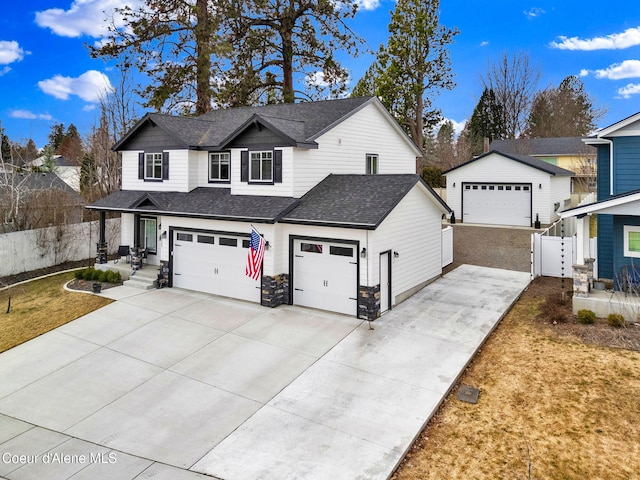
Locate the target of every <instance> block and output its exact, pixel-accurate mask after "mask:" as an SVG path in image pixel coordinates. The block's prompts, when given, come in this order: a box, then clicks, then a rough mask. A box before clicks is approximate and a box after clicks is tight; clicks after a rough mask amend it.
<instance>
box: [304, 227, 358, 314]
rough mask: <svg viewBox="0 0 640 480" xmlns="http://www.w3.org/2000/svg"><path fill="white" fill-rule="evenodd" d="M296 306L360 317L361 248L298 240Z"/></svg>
mask: <svg viewBox="0 0 640 480" xmlns="http://www.w3.org/2000/svg"><path fill="white" fill-rule="evenodd" d="M292 250H293V251H292V255H293V303H294V305H302V306H305V307H313V308H320V309H322V310H330V311H332V312H339V313H346V314H347V315H357V314H358V245H356V244H353V243H351V244H349V243H339V242H333V241H321V240H309V239H305V240H301V239H295V240H294V241H293V244H292Z"/></svg>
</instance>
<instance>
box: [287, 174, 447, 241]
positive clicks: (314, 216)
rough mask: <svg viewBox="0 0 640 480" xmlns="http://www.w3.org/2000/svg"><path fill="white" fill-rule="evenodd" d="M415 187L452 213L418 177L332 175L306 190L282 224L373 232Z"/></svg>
mask: <svg viewBox="0 0 640 480" xmlns="http://www.w3.org/2000/svg"><path fill="white" fill-rule="evenodd" d="M417 183H422V184H423V185H424V186H425V188H426V189H427V190H428V191H429V192H430V193H431V194H432V195H433V196H434V199H435V200H436V201H438V203H439V204H440V205H441V206H442V210H443V213H444V212H450V211H451V210H450V209H449V207H448V206H447V205H446V203H444V202H443V201H442V200H441V199H440V197H439V196H438V195H437V194H436V193H435V192H434V191H433V190H432V189H431V188H430V187H429V186H428V185H427V184H426V183H424V182H423V181H422V180H421V178H420V176H418V175H414V174H400V175H334V174H331V175H329V176H328V177H326V178H325V179H324V180H323V181H322V182H320V183H319V184H318V185H316V186H315V187H314V188H312V189H311V190H309V192H307V194H306V195H305V196H304V197H302V198H301V199H300V204H299V205H298V206H297V207H296V208H295V209H293V210H292V211H291V212H289V213H288V214H286V215H285V216H284V217H283V218H282V220H281V222H283V223H297V224H313V225H328V226H341V227H351V228H366V229H370V230H373V229H375V228H376V227H378V226H379V225H380V223H382V221H383V220H384V219H385V218H386V216H387V215H388V214H389V213H390V212H391V211H392V210H393V209H394V208H395V206H396V205H397V204H398V203H399V202H400V201H401V200H402V199H403V198H404V196H405V195H406V194H407V193H408V192H409V190H411V189H412V188H413V187H414V186H415V185H416V184H417Z"/></svg>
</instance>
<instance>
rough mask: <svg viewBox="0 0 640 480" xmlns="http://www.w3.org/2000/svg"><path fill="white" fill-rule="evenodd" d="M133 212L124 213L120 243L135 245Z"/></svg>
mask: <svg viewBox="0 0 640 480" xmlns="http://www.w3.org/2000/svg"><path fill="white" fill-rule="evenodd" d="M133 219H134V217H133V214H132V213H123V214H122V215H121V222H120V245H129V246H130V247H133V243H134V242H133V232H134V227H133Z"/></svg>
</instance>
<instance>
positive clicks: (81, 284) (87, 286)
mask: <svg viewBox="0 0 640 480" xmlns="http://www.w3.org/2000/svg"><path fill="white" fill-rule="evenodd" d="M101 283H102V290H107V289H108V288H112V287H118V286H120V285H122V282H120V283H109V282H101ZM67 287H69V288H70V289H71V290H81V291H83V292H93V280H82V279H79V278H75V279H73V280H71V281H70V282H69V283H67Z"/></svg>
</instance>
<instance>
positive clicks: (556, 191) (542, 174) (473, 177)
mask: <svg viewBox="0 0 640 480" xmlns="http://www.w3.org/2000/svg"><path fill="white" fill-rule="evenodd" d="M444 174H445V175H446V176H447V203H448V205H449V207H450V208H451V209H452V210H453V211H454V213H455V217H456V219H457V220H459V221H462V222H465V223H478V224H489V225H513V226H522V227H531V226H533V225H534V223H535V221H536V219H538V220H539V221H540V223H542V224H550V223H553V222H554V221H555V220H557V219H558V218H559V215H558V214H559V212H560V211H562V210H564V209H565V208H568V207H569V204H570V202H571V177H572V176H573V175H574V174H573V172H570V171H569V170H565V169H563V168H560V167H557V166H555V165H551V164H549V163H546V162H544V161H542V160H539V159H537V158H534V157H529V156H526V155H514V154H505V153H501V152H498V151H491V152H488V153H485V154H484V155H481V156H479V157H477V158H474V159H473V160H470V161H468V162H466V163H463V164H462V165H459V166H457V167H455V168H452V169H451V170H448V171H446V172H444Z"/></svg>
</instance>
